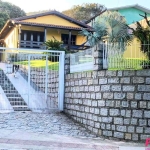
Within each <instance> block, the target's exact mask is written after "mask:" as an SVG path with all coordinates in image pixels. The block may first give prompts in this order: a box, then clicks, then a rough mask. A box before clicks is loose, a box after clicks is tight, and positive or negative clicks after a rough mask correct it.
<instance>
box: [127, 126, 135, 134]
mask: <svg viewBox="0 0 150 150" xmlns="http://www.w3.org/2000/svg"><path fill="white" fill-rule="evenodd" d="M127 132H129V133H135V127H134V126H128V130H127Z"/></svg>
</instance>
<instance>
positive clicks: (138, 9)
mask: <svg viewBox="0 0 150 150" xmlns="http://www.w3.org/2000/svg"><path fill="white" fill-rule="evenodd" d="M108 11H117V12H119V13H120V14H121V15H122V16H123V17H125V19H126V21H127V23H128V24H129V25H130V24H133V23H135V22H136V21H140V20H142V19H143V17H141V16H140V15H139V14H141V15H144V13H147V16H148V17H150V9H148V8H145V7H143V6H140V5H138V4H135V5H128V6H122V7H115V8H109V9H108ZM104 12H105V11H103V12H101V13H100V14H99V15H96V16H94V17H92V18H91V19H89V20H87V21H86V23H87V24H88V25H90V26H93V25H94V22H95V21H96V20H97V19H98V17H99V16H100V15H101V14H103V13H104Z"/></svg>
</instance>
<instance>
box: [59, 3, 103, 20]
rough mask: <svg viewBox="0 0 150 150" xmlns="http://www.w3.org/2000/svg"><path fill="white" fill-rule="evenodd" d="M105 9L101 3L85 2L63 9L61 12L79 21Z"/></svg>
mask: <svg viewBox="0 0 150 150" xmlns="http://www.w3.org/2000/svg"><path fill="white" fill-rule="evenodd" d="M105 10H106V8H105V6H103V5H100V4H96V3H85V4H82V5H75V6H73V7H72V8H71V9H68V10H65V11H63V12H62V13H63V14H65V15H67V16H70V17H72V18H74V19H76V20H79V21H87V20H89V19H91V18H92V17H94V16H95V15H98V14H100V13H101V12H103V11H105Z"/></svg>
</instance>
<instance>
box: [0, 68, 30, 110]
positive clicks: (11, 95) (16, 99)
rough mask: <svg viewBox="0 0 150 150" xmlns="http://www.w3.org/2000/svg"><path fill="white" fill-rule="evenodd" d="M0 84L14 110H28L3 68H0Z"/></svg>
mask: <svg viewBox="0 0 150 150" xmlns="http://www.w3.org/2000/svg"><path fill="white" fill-rule="evenodd" d="M0 86H1V87H2V89H3V91H4V93H5V94H6V97H7V98H8V100H9V102H10V104H11V105H12V107H13V109H14V111H30V109H29V108H28V106H27V104H26V103H25V101H24V100H23V98H22V97H21V95H20V94H19V93H18V91H17V90H16V89H15V87H14V86H13V84H12V83H11V82H10V80H9V79H8V77H7V76H6V75H5V74H4V72H3V70H0Z"/></svg>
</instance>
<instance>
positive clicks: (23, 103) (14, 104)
mask: <svg viewBox="0 0 150 150" xmlns="http://www.w3.org/2000/svg"><path fill="white" fill-rule="evenodd" d="M10 104H11V105H13V106H18V105H19V106H27V105H26V103H25V102H24V101H10Z"/></svg>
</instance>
